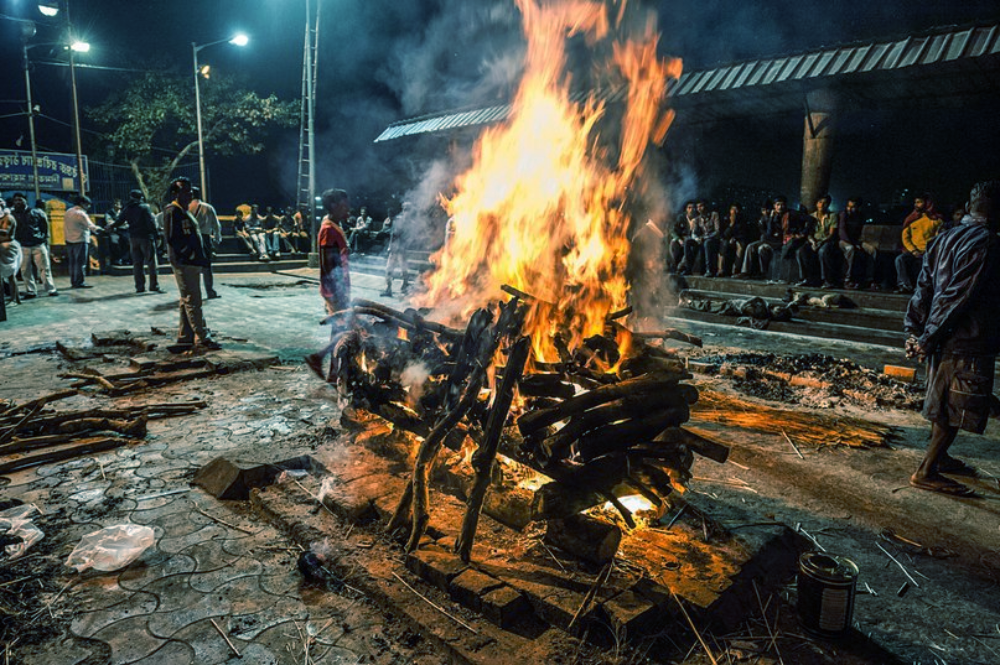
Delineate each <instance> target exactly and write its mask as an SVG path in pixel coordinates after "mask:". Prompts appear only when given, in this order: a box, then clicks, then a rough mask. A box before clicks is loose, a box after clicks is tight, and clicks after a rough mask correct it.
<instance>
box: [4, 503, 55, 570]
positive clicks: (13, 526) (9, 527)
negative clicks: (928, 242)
mask: <svg viewBox="0 0 1000 665" xmlns="http://www.w3.org/2000/svg"><path fill="white" fill-rule="evenodd" d="M37 512H39V511H38V508H37V507H36V506H35V504H33V503H25V504H22V505H20V506H13V507H11V508H8V509H7V510H4V511H0V534H2V535H4V536H8V537H10V538H19V539H20V541H19V542H16V543H10V544H9V545H7V546H5V547H4V554H6V555H7V557H8V558H10V559H16V558H18V557H19V556H22V555H23V554H24V553H25V552H27V551H28V550H29V549H30V548H31V546H32V545H34V544H35V543H37V542H38V541H39V540H41V539H42V538H44V537H45V534H44V533H42V530H41V529H39V528H38V527H37V526H35V524H34V522H32V521H31V520H30V519H28V518H29V517H30V516H31V515H34V514H35V513H37Z"/></svg>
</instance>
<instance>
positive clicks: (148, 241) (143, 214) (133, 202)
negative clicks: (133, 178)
mask: <svg viewBox="0 0 1000 665" xmlns="http://www.w3.org/2000/svg"><path fill="white" fill-rule="evenodd" d="M119 219H122V220H125V222H126V223H127V224H128V226H129V239H128V242H129V251H130V253H131V255H132V279H133V280H134V281H135V292H136V293H145V292H146V278H145V275H144V274H143V269H144V268H145V269H147V270H149V290H150V291H152V292H153V293H163V289H161V288H160V283H159V281H158V279H159V278H158V276H157V274H156V270H157V264H156V241H157V240H158V239H159V236H160V233H159V229H158V228H157V226H156V219H155V218H154V217H153V211H152V210H151V209H150V207H149V206H148V205H147V204H146V202H145V200H144V197H143V195H142V191H141V190H138V189H133V190H132V191H131V192H129V193H128V204H127V205H126V206H125V208H124V209H123V210H122V212H121V215H120V216H119Z"/></svg>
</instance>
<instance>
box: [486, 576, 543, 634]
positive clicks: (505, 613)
mask: <svg viewBox="0 0 1000 665" xmlns="http://www.w3.org/2000/svg"><path fill="white" fill-rule="evenodd" d="M481 601H482V612H483V616H484V617H486V619H487V620H489V621H490V622H491V623H494V624H496V625H497V626H500V627H501V628H503V629H505V630H506V629H508V628H510V627H511V626H513V625H514V624H516V623H517V622H518V621H520V620H521V619H523V618H527V617H529V616H530V615H531V604H530V603H528V601H527V599H525V597H524V596H522V595H521V594H520V593H518V592H517V591H515V590H514V589H512V588H510V587H509V586H502V587H500V588H499V589H493V591H489V592H487V593H486V595H484V596H483V597H482V598H481Z"/></svg>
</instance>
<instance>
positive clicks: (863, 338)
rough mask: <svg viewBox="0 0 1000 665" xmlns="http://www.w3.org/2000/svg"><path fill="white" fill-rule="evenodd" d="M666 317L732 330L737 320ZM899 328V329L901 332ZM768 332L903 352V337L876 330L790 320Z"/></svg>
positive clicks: (674, 312)
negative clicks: (859, 343) (726, 326)
mask: <svg viewBox="0 0 1000 665" xmlns="http://www.w3.org/2000/svg"><path fill="white" fill-rule="evenodd" d="M666 314H667V316H669V317H673V318H677V319H686V320H689V321H702V322H705V323H716V324H722V325H731V326H735V325H736V321H737V318H738V317H735V316H723V315H721V314H713V313H711V312H698V311H695V310H692V309H686V308H683V307H671V308H667V310H666ZM901 327H902V326H900V328H901ZM766 330H767V331H769V332H780V333H789V334H793V335H803V336H806V337H820V338H824V339H838V340H844V341H850V342H861V343H864V344H881V345H883V346H891V347H895V348H902V346H903V342H904V341H906V334H905V333H903V332H901V331H900V332H894V331H891V330H882V329H878V328H867V327H861V326H854V325H844V324H840V323H829V322H817V321H807V320H804V319H798V320H795V319H793V320H792V321H771V322H770V323H769V324H768V326H767V328H766Z"/></svg>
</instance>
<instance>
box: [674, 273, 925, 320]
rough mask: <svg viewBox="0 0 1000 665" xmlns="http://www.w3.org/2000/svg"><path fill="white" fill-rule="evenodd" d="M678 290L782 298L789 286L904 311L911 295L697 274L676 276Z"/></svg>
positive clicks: (863, 305) (861, 305)
mask: <svg viewBox="0 0 1000 665" xmlns="http://www.w3.org/2000/svg"><path fill="white" fill-rule="evenodd" d="M674 279H676V281H677V283H678V285H679V287H680V288H678V289H677V290H678V292H679V291H680V290H681V289H697V290H699V291H707V292H723V293H735V294H739V295H741V296H743V297H752V296H760V297H762V298H777V299H781V298H783V297H784V296H785V295H786V294H787V293H788V290H789V289H792V290H793V291H796V292H803V291H805V292H808V293H810V294H813V295H817V296H822V295H824V294H827V293H843V294H844V295H845V296H847V297H848V298H850V299H851V300H852V301H853V302H854V303H855V304H856V305H857V306H858V307H859V308H863V309H882V310H890V311H894V312H905V311H906V306H907V304H908V303H909V302H910V296H908V295H906V294H901V293H890V292H885V291H860V290H850V289H829V290H826V289H819V288H815V287H797V286H792V285H791V284H777V283H772V282H764V281H762V280H758V279H731V278H727V277H700V276H696V275H687V276H676V277H674Z"/></svg>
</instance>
